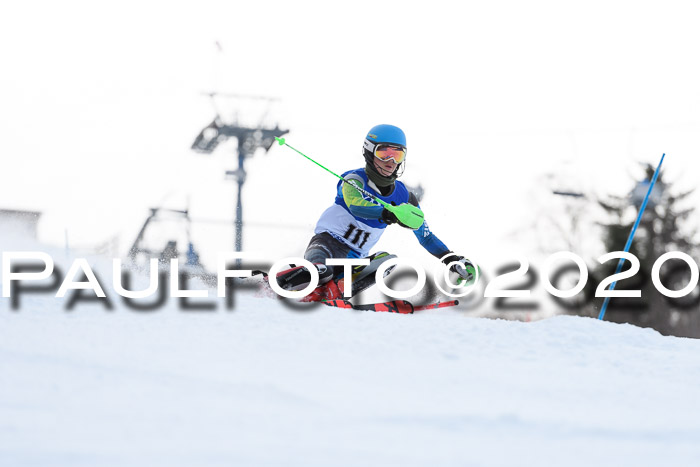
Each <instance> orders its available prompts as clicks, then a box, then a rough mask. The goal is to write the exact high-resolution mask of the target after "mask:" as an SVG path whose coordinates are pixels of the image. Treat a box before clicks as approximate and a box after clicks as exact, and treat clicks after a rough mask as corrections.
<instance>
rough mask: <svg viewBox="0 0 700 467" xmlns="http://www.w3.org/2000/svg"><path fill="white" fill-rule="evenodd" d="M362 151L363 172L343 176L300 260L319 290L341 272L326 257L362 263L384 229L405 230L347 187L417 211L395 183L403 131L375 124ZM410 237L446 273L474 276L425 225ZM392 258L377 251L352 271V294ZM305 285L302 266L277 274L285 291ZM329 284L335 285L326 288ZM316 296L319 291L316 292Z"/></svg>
mask: <svg viewBox="0 0 700 467" xmlns="http://www.w3.org/2000/svg"><path fill="white" fill-rule="evenodd" d="M362 151H363V155H364V159H365V167H364V168H360V169H354V170H350V171H347V172H345V173H344V174H343V175H342V177H343V178H344V179H345V180H346V181H348V182H349V183H343V182H342V181H340V182H338V187H337V193H336V197H335V202H334V203H333V205H331V206H330V207H329V208H328V209H326V210H325V211H324V212H323V214H321V218H320V219H319V220H318V223H317V224H316V229H315V230H314V233H315V235H314V236H313V237H312V238H311V241H310V242H309V245H308V247H307V248H306V252H305V254H304V259H306V260H307V261H309V262H311V263H313V264H314V266H316V268H317V269H318V274H319V288H322V287H324V284H327V283H329V281H331V279H334V278H335V279H339V276H340V275H341V274H342V272H343V268H342V267H340V266H326V264H325V261H326V259H327V258H365V257H367V255H368V253H369V251H370V250H371V249H372V247H373V246H374V245H375V244H376V243H377V241H378V240H379V238H380V237H381V236H382V234H383V233H384V230H385V229H386V227H387V226H389V225H392V224H398V225H400V226H402V227H406V228H409V227H408V226H406V225H404V224H403V223H401V222H400V221H399V220H398V219H397V218H396V216H395V215H394V214H393V213H392V212H391V211H389V210H387V209H386V208H384V207H383V206H380V205H377V204H376V203H375V202H372V201H370V198H369V197H365V196H363V194H362V193H361V192H360V191H358V190H357V189H355V188H354V187H353V186H352V185H351V184H353V185H355V186H358V187H360V188H363V189H365V190H366V191H368V192H369V193H371V194H373V195H375V196H377V197H378V198H381V199H382V200H384V201H386V202H387V203H389V204H392V205H397V206H398V205H401V204H403V203H410V204H412V205H414V206H417V207H418V200H417V198H416V196H415V195H414V194H413V193H412V192H409V191H408V189H407V188H406V186H405V185H404V184H403V183H402V182H400V181H397V178H398V177H400V176H401V175H402V174H403V171H404V167H405V161H406V135H405V134H404V132H403V131H402V130H401V129H400V128H398V127H395V126H393V125H377V126H375V127H373V128H372V129H371V130H369V132H368V133H367V137H366V138H365V141H364V145H363V148H362ZM414 234H415V236H416V238H417V239H418V242H419V243H420V244H421V245H422V246H423V248H425V249H426V250H427V251H428V252H430V253H431V254H432V255H433V256H435V257H436V258H439V259H442V261H443V262H444V263H445V264H450V263H454V264H453V265H452V266H451V268H450V270H451V271H453V272H455V273H457V274H458V275H459V276H460V277H461V278H462V279H464V280H465V281H467V282H468V281H471V280H472V279H473V277H474V273H475V271H474V266H473V265H472V263H471V262H470V261H469V260H467V259H466V258H464V257H463V256H459V255H456V254H454V253H453V252H452V251H451V250H450V249H449V248H447V246H445V244H444V243H443V242H442V241H440V239H439V238H438V237H437V236H435V234H433V233H432V232H431V231H430V229H429V228H428V224H427V223H426V222H423V224H422V225H421V226H420V227H419V228H418V229H417V230H414ZM394 257H395V256H394V255H390V254H388V253H386V252H377V253H375V254H373V255H371V256H369V259H370V264H369V265H368V266H356V267H355V268H353V292H356V293H357V292H359V291H361V290H362V289H365V288H367V287H369V286H371V285H373V284H374V272H375V271H376V270H377V268H378V267H379V265H380V264H381V263H382V262H384V261H386V260H388V259H389V258H394ZM443 257H444V258H443ZM455 262H456V263H455ZM356 276H357V277H356ZM310 281H311V274H310V273H309V272H308V271H307V270H306V269H305V268H303V267H301V266H299V267H294V268H292V269H289V270H287V271H282V272H280V273H279V274H278V275H277V282H278V284H279V285H280V286H281V287H282V288H284V289H287V290H300V289H303V288H305V287H306V286H307V285H308V284H309V282H310ZM333 284H335V281H334V282H331V283H330V284H329V285H333ZM317 291H319V289H317V290H316V291H315V292H317ZM326 295H327V294H326ZM315 296H316V297H321V298H323V296H324V295H323V294H318V293H316V294H315ZM333 298H334V297H333Z"/></svg>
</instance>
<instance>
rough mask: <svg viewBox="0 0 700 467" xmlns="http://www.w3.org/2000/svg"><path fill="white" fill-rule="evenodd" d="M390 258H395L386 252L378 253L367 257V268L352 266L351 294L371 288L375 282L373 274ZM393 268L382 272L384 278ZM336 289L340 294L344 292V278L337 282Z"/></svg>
mask: <svg viewBox="0 0 700 467" xmlns="http://www.w3.org/2000/svg"><path fill="white" fill-rule="evenodd" d="M392 258H396V255H392V254H390V253H387V252H386V251H378V252H376V253H374V254H372V255H370V256H368V257H367V259H369V264H368V265H367V266H353V267H352V294H353V295H357V294H359V293H360V292H362V291H363V290H367V289H368V288H370V287H372V286H373V285H374V284H375V282H376V279H375V273H376V272H377V269H378V268H379V266H380V265H381V264H382V263H383V262H385V261H388V260H390V259H392ZM395 267H396V265H393V266H390V267H388V268H387V269H386V271H384V277H387V276H388V275H389V274H390V273H391V271H393V270H394V268H395ZM338 288H339V289H340V290H341V294H342V292H343V291H344V290H345V278H341V279H339V280H338Z"/></svg>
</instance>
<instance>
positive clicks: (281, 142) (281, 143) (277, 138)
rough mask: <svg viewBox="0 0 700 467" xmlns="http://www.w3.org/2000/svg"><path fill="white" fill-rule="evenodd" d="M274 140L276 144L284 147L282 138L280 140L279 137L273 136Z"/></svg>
mask: <svg viewBox="0 0 700 467" xmlns="http://www.w3.org/2000/svg"><path fill="white" fill-rule="evenodd" d="M275 139H276V140H277V142H278V143H280V146H283V145H284V142H285V141H284V138H280V137H277V136H275Z"/></svg>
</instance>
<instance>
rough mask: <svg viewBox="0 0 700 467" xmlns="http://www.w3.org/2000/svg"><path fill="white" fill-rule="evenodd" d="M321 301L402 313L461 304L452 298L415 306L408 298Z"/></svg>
mask: <svg viewBox="0 0 700 467" xmlns="http://www.w3.org/2000/svg"><path fill="white" fill-rule="evenodd" d="M321 303H323V304H325V305H328V306H334V307H337V308H346V309H352V310H367V311H379V312H386V313H400V314H411V313H413V312H414V311H422V310H430V309H433V308H445V307H449V306H456V305H458V304H459V301H457V300H451V301H449V302H438V303H430V304H428V305H421V306H413V304H412V303H411V302H409V301H406V300H391V301H389V302H381V303H369V304H367V305H353V304H352V303H350V302H349V301H348V300H342V299H335V300H324V301H322V302H321Z"/></svg>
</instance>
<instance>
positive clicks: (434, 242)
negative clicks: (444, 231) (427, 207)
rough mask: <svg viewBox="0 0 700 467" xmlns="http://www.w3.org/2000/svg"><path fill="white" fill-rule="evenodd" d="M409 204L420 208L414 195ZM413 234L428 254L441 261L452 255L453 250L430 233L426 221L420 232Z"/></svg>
mask: <svg viewBox="0 0 700 467" xmlns="http://www.w3.org/2000/svg"><path fill="white" fill-rule="evenodd" d="M408 202H409V203H411V204H412V205H414V206H416V207H419V208H420V206H419V205H418V199H417V198H416V195H414V194H413V193H411V194H410V196H409V198H408ZM413 234H414V235H415V236H416V238H417V239H418V243H420V244H421V246H422V247H423V248H425V249H426V250H427V251H428V253H430V254H431V255H433V256H435V257H436V258H438V259H440V258H442V257H443V256H445V255H446V254H448V253H451V250H450V249H449V248H447V246H446V245H445V244H444V243H442V241H441V240H440V239H439V238H437V235H435V234H434V233H432V232H431V231H430V229H429V228H428V224H427V223H426V222H425V221H423V225H421V226H420V227H419V228H418V230H414V231H413Z"/></svg>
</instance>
